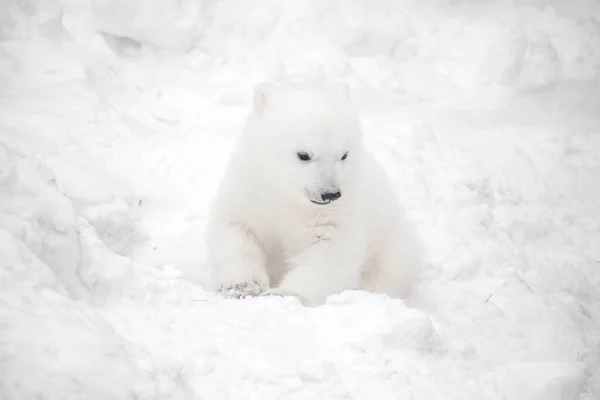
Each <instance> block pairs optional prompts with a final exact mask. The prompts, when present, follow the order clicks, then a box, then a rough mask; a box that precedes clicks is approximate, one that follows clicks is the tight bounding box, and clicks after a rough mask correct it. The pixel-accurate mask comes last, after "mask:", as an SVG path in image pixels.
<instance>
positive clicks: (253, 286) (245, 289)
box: [217, 279, 268, 299]
mask: <svg viewBox="0 0 600 400" xmlns="http://www.w3.org/2000/svg"><path fill="white" fill-rule="evenodd" d="M267 287H268V284H267V283H265V282H262V281H261V280H259V279H252V280H249V281H246V282H236V283H230V284H224V285H221V287H220V288H219V289H218V290H217V292H218V293H220V294H221V295H223V296H225V297H230V298H235V299H240V298H243V297H246V296H258V295H259V294H261V293H262V292H263V291H264V290H265V289H266V288H267Z"/></svg>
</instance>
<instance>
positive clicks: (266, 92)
mask: <svg viewBox="0 0 600 400" xmlns="http://www.w3.org/2000/svg"><path fill="white" fill-rule="evenodd" d="M273 92H274V86H273V84H271V83H267V82H263V83H260V84H258V85H256V86H255V87H254V101H253V104H252V107H253V108H254V112H255V113H257V114H261V113H262V112H263V111H264V110H265V108H267V106H268V105H269V103H270V102H271V98H272V96H273Z"/></svg>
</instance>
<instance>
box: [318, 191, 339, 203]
mask: <svg viewBox="0 0 600 400" xmlns="http://www.w3.org/2000/svg"><path fill="white" fill-rule="evenodd" d="M340 197H342V194H341V193H340V192H327V193H323V194H322V195H321V198H322V199H323V201H334V200H337V199H339V198H340Z"/></svg>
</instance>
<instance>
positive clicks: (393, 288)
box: [363, 233, 421, 298]
mask: <svg viewBox="0 0 600 400" xmlns="http://www.w3.org/2000/svg"><path fill="white" fill-rule="evenodd" d="M391 239H392V240H390V241H389V242H388V243H387V245H386V246H385V247H384V248H383V249H381V250H380V251H379V252H378V254H377V255H375V257H373V259H372V261H371V262H369V263H368V264H367V265H366V267H365V271H364V272H363V288H364V289H365V290H367V291H369V292H373V293H385V294H387V295H389V296H391V297H399V298H407V297H408V296H409V295H410V291H411V288H412V285H413V284H414V280H415V278H416V275H417V274H418V272H419V270H420V264H421V260H420V251H419V248H418V247H417V242H416V240H415V239H414V237H412V236H411V235H408V234H407V233H400V234H397V235H394V236H392V237H391Z"/></svg>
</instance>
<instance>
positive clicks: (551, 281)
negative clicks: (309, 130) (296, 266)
mask: <svg viewBox="0 0 600 400" xmlns="http://www.w3.org/2000/svg"><path fill="white" fill-rule="evenodd" d="M315 78H316V79H321V78H327V79H335V80H344V81H346V82H348V83H349V84H350V87H351V90H352V95H353V97H354V99H355V101H356V103H357V105H358V108H359V110H360V114H361V119H362V123H363V126H364V130H365V135H366V137H367V145H368V147H369V148H370V149H371V150H372V151H373V153H375V154H376V155H377V157H378V159H379V160H380V161H381V163H382V164H383V165H384V166H385V168H386V171H387V172H388V173H389V175H390V176H391V178H392V179H393V182H394V184H395V185H396V186H395V187H396V189H397V193H398V195H399V198H400V199H401V202H402V203H403V205H404V207H405V208H406V209H407V211H408V214H409V216H410V217H411V220H412V221H413V223H414V224H415V226H416V227H417V230H418V232H419V236H420V238H421V240H422V242H423V245H424V247H425V251H426V254H425V258H426V266H425V269H424V271H423V273H422V276H421V277H420V279H419V281H418V283H417V287H416V291H415V295H414V298H412V299H406V300H401V299H391V298H388V297H386V296H383V295H375V294H369V293H366V292H362V291H349V292H345V293H341V294H339V295H334V296H331V297H330V298H329V300H328V302H327V304H325V305H323V306H321V307H316V308H307V307H303V306H302V305H301V304H300V303H299V301H298V300H297V299H294V298H278V297H273V298H249V299H244V300H226V299H223V298H221V297H219V296H217V295H215V294H213V293H209V292H207V291H205V290H204V289H203V284H204V282H205V279H206V270H207V268H206V264H205V249H204V245H203V235H204V227H205V223H206V219H207V212H208V208H209V205H210V202H211V200H212V198H213V195H214V194H215V191H216V188H217V185H218V183H219V179H220V177H221V174H222V172H223V169H224V166H225V163H226V161H227V158H228V156H229V152H230V150H231V148H232V146H233V144H234V142H235V139H236V137H237V136H238V135H239V133H240V130H241V127H242V124H243V120H244V117H245V115H246V113H247V111H248V107H249V106H250V101H251V97H252V96H251V94H252V93H251V91H252V87H253V86H254V85H255V84H256V83H259V82H261V81H264V80H274V81H277V80H281V79H315ZM599 93H600V5H599V4H598V3H597V2H594V1H592V0H589V1H586V0H573V1H569V2H566V1H562V0H555V1H554V2H552V1H545V2H544V1H539V0H538V1H535V0H529V1H527V0H526V1H519V2H517V1H475V0H453V1H450V0H379V1H367V0H353V1H342V0H326V1H323V0H310V1H285V2H284V1H278V0H260V1H234V0H206V1H201V0H178V1H176V0H137V1H134V0H130V1H123V0H45V1H41V0H2V2H1V4H0V399H2V400H28V399H44V400H50V399H52V400H53V399H56V400H58V399H117V400H118V399H170V400H180V399H232V400H234V399H265V400H267V399H311V400H314V399H333V400H335V399H379V400H386V399H415V400H417V399H424V400H431V399H444V400H450V399H457V400H470V399H473V400H475V399H477V400H479V399H490V400H495V399H506V400H572V399H581V400H596V399H598V398H600V347H599V342H600V332H599V325H600V96H599ZM274 168H276V166H274Z"/></svg>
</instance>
